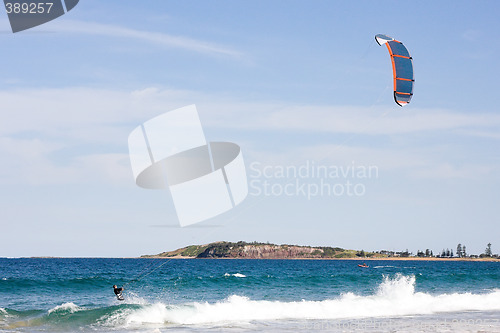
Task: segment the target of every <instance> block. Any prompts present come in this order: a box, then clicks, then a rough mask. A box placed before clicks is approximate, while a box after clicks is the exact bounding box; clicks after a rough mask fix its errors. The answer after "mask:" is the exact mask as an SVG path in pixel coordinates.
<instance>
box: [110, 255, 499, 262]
mask: <svg viewBox="0 0 500 333" xmlns="http://www.w3.org/2000/svg"><path fill="white" fill-rule="evenodd" d="M116 259H127V258H116ZM129 259H164V260H168V259H196V260H344V261H345V260H355V261H485V262H500V259H496V258H435V257H432V258H429V257H427V258H419V257H381V258H359V257H358V258H285V259H283V258H197V257H183V256H175V257H161V256H148V257H137V258H129Z"/></svg>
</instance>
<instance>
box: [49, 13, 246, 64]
mask: <svg viewBox="0 0 500 333" xmlns="http://www.w3.org/2000/svg"><path fill="white" fill-rule="evenodd" d="M52 27H53V28H55V30H56V31H58V32H66V33H68V32H69V33H81V34H88V35H98V36H107V37H114V38H123V39H135V40H137V41H143V42H147V43H151V44H154V45H158V46H163V47H170V48H179V49H184V50H189V51H193V52H198V53H204V54H209V55H223V56H229V57H235V58H237V57H241V56H242V53H241V52H239V51H237V50H234V49H232V48H230V47H226V46H223V45H219V44H216V43H211V42H207V41H203V40H199V39H194V38H189V37H184V36H174V35H170V34H166V33H161V32H154V31H144V30H136V29H131V28H126V27H122V26H118V25H111V24H103V23H97V22H86V21H75V20H60V21H57V22H54V24H53V25H52Z"/></svg>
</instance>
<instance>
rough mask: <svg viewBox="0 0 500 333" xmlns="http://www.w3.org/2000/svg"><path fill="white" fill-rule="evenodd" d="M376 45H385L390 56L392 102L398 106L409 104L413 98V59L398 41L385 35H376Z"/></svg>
mask: <svg viewBox="0 0 500 333" xmlns="http://www.w3.org/2000/svg"><path fill="white" fill-rule="evenodd" d="M375 40H376V41H377V43H378V45H381V46H382V45H384V44H385V45H386V46H387V49H388V50H389V55H390V56H391V62H392V71H393V75H394V100H395V101H396V103H397V104H398V105H399V106H405V105H406V104H408V103H410V100H411V97H412V96H413V85H414V82H415V80H414V77H413V58H412V57H411V56H410V53H409V52H408V50H407V49H406V47H405V46H404V45H403V43H401V42H400V41H397V40H395V39H394V38H392V37H389V36H386V35H376V36H375Z"/></svg>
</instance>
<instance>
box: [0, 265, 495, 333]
mask: <svg viewBox="0 0 500 333" xmlns="http://www.w3.org/2000/svg"><path fill="white" fill-rule="evenodd" d="M358 263H360V262H359V261H351V260H342V261H335V260H211V259H209V260H155V259H0V331H2V332H3V331H5V332H53V331H57V332H74V331H80V332H82V331H83V332H86V331H92V332H130V331H134V332H142V331H144V332H152V331H154V332H164V331H165V332H167V331H168V332H176V331H183V332H186V331H194V332H205V331H217V332H219V331H228V332H248V331H273V332H296V331H328V332H345V331H355V332H365V331H370V332H386V331H393V332H422V331H424V332H460V331H464V332H469V331H474V332H475V331H484V332H500V263H497V262H438V261H368V262H367V263H368V264H369V265H370V267H369V268H360V267H358V266H357V265H358ZM113 284H118V285H126V286H125V288H126V290H125V292H124V296H125V299H126V300H125V301H124V302H119V301H117V300H116V298H115V297H114V294H113V290H112V285H113Z"/></svg>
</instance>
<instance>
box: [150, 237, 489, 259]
mask: <svg viewBox="0 0 500 333" xmlns="http://www.w3.org/2000/svg"><path fill="white" fill-rule="evenodd" d="M459 245H460V244H459ZM464 248H465V247H464ZM489 248H490V251H491V244H489ZM460 249H462V246H461V245H460ZM457 252H458V255H457V257H459V258H477V257H478V256H474V255H470V256H467V255H466V253H465V250H464V251H462V250H460V251H457ZM447 254H448V255H447ZM452 257H454V256H453V251H451V255H450V252H449V251H448V253H447V252H446V251H444V250H443V253H442V254H440V255H437V256H434V255H433V253H432V251H429V250H426V251H425V252H423V251H420V250H419V251H418V252H417V255H413V254H412V253H410V252H408V250H406V251H402V252H394V251H376V252H365V251H364V250H361V251H357V250H346V249H343V248H340V247H329V246H316V247H313V246H300V245H288V244H282V245H276V244H270V243H259V242H251V243H248V242H243V241H240V242H237V243H234V242H215V243H210V244H205V245H190V246H187V247H183V248H180V249H177V250H175V251H169V252H162V253H159V254H156V255H144V256H141V258H213V259H221V258H227V259H358V258H363V259H386V258H387V259H392V258H422V259H425V258H428V259H432V258H452ZM457 257H455V258H457ZM480 257H484V256H483V255H481V256H480ZM488 258H491V259H496V258H498V256H494V255H491V252H490V253H488Z"/></svg>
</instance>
